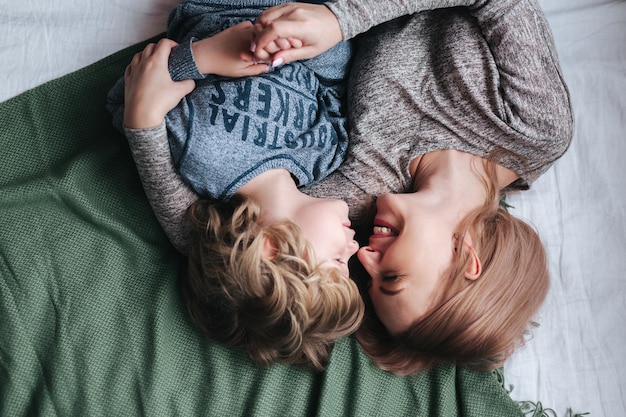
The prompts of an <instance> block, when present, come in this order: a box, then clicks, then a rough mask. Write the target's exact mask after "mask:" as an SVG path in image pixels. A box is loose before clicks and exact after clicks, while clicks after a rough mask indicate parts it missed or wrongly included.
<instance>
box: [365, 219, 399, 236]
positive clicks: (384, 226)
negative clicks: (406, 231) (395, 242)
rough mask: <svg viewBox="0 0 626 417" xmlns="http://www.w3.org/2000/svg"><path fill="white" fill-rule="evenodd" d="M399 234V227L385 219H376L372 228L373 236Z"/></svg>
mask: <svg viewBox="0 0 626 417" xmlns="http://www.w3.org/2000/svg"><path fill="white" fill-rule="evenodd" d="M393 236H398V229H396V228H395V227H394V226H392V225H391V224H390V223H387V222H386V221H384V220H381V219H376V220H374V227H373V229H372V236H371V237H393Z"/></svg>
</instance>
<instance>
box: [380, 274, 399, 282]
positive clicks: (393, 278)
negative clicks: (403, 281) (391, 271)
mask: <svg viewBox="0 0 626 417" xmlns="http://www.w3.org/2000/svg"><path fill="white" fill-rule="evenodd" d="M397 280H398V276H397V275H389V276H383V279H382V281H383V282H394V281H397Z"/></svg>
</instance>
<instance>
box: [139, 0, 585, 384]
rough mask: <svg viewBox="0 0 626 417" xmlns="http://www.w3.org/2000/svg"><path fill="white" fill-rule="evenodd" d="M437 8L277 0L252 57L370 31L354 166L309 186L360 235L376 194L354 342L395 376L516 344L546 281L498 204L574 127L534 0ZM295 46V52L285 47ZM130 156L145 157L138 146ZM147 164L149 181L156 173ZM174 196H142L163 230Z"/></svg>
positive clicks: (356, 98) (360, 67)
mask: <svg viewBox="0 0 626 417" xmlns="http://www.w3.org/2000/svg"><path fill="white" fill-rule="evenodd" d="M431 3H432V2H427V1H408V0H407V1H404V2H400V3H398V2H395V1H380V0H364V1H358V2H357V1H352V0H336V1H332V2H329V3H328V4H327V5H326V6H318V5H304V4H290V5H283V6H279V7H278V8H273V9H269V10H268V11H266V12H264V13H262V14H261V16H260V18H259V20H258V22H259V27H258V35H257V38H256V40H255V43H254V45H253V48H252V49H254V51H255V54H257V56H256V58H257V59H260V60H268V61H272V62H280V61H281V60H282V61H283V62H289V61H290V60H293V59H302V58H306V57H311V56H314V55H315V54H317V53H319V52H321V51H324V50H326V49H327V48H328V47H330V46H332V45H334V43H335V42H337V41H339V40H341V39H344V40H347V39H350V38H353V37H354V36H356V35H357V34H360V33H363V32H366V31H368V32H367V33H366V34H364V35H363V36H361V37H359V38H357V54H356V57H355V61H354V63H353V67H352V68H353V69H352V73H351V76H350V82H349V120H350V124H351V126H350V135H351V136H350V148H349V153H348V157H347V159H346V161H345V162H344V164H343V165H342V166H340V168H339V169H338V171H336V172H335V173H333V174H331V175H330V176H329V177H327V178H326V179H325V180H324V181H323V182H321V183H320V184H318V185H314V186H312V187H311V188H310V190H309V192H310V193H311V194H312V195H324V196H326V197H343V198H344V199H346V201H347V202H348V204H349V206H350V209H351V219H352V222H353V225H355V226H357V227H359V226H363V225H364V224H366V223H367V222H368V220H367V219H368V212H369V208H371V206H372V204H371V203H372V202H373V201H374V199H375V197H377V196H380V197H379V198H378V199H377V200H376V209H377V213H376V218H375V220H374V223H373V229H372V232H373V233H372V235H371V236H370V239H369V245H367V246H365V247H363V248H361V249H360V250H359V252H358V258H359V260H360V261H361V263H362V264H363V266H364V268H365V270H366V271H367V273H368V275H369V278H370V279H371V282H370V283H369V298H370V301H371V303H372V306H373V308H374V311H375V313H376V314H375V315H373V314H370V315H369V317H368V319H367V321H366V323H365V325H364V326H363V327H362V328H361V329H360V330H359V332H358V336H359V340H360V341H361V343H362V344H363V346H364V349H365V351H366V352H367V353H368V355H369V356H370V357H371V358H372V360H373V361H374V362H375V363H376V364H377V365H378V366H379V367H381V368H383V369H386V370H390V371H392V372H395V373H399V374H409V373H413V372H415V371H417V370H419V369H423V368H425V367H429V366H434V365H436V364H438V363H442V362H456V363H459V364H463V365H467V366H469V367H473V368H476V369H485V370H486V369H492V368H494V367H497V366H500V365H501V364H502V362H503V361H504V360H505V359H506V358H507V357H508V356H509V355H510V354H511V353H512V351H513V350H514V349H515V347H517V346H518V345H519V344H520V343H521V342H522V338H523V334H524V332H525V330H526V327H527V326H528V323H529V321H530V319H531V318H532V316H533V315H534V313H535V312H536V311H537V309H538V308H539V306H540V305H541V303H542V301H543V299H544V298H545V295H546V292H547V288H548V272H547V265H546V258H545V251H544V249H543V247H542V245H541V242H540V240H539V237H538V235H537V233H536V232H535V231H534V230H532V228H530V227H529V226H528V225H526V224H525V223H524V222H522V221H520V220H518V219H516V218H514V217H512V216H511V215H510V214H509V213H508V212H507V211H506V209H505V208H504V207H502V205H501V204H500V197H501V192H502V191H503V190H508V189H525V188H528V186H530V185H531V183H532V182H533V181H534V180H535V179H536V178H537V177H538V176H539V175H541V174H542V173H544V172H545V171H546V170H547V169H548V168H549V167H550V166H551V164H552V163H553V162H554V161H555V160H556V159H558V158H559V157H560V156H561V155H562V154H563V153H564V152H565V150H566V149H567V147H568V145H569V141H570V140H571V135H572V127H573V122H572V114H571V108H570V104H569V93H568V91H567V87H566V86H565V84H564V82H563V79H562V75H561V71H560V67H559V64H558V60H557V57H556V52H555V49H554V44H553V40H552V36H551V33H550V30H549V27H548V25H547V22H546V20H545V16H544V15H543V13H542V11H541V9H540V8H539V6H538V5H537V3H536V2H535V1H534V0H506V1H475V2H471V1H456V2H455V1H447V2H440V3H438V4H437V6H438V7H446V8H445V9H444V8H438V9H436V10H430V9H432V8H434V6H433V5H432V4H431ZM392 4H393V5H395V6H396V7H395V8H394V7H392ZM398 4H399V5H398ZM452 6H464V7H454V8H447V7H452ZM411 13H415V14H413V15H410V16H405V15H409V14H411ZM398 16H405V17H400V18H397V17H398ZM396 18H397V19H396ZM390 19H395V20H392V21H389V22H388V23H385V24H382V25H380V26H378V27H376V28H374V29H371V28H372V27H373V26H375V25H378V24H380V23H383V22H385V21H387V20H390ZM322 28H323V31H322ZM319 33H323V34H324V36H323V39H321V40H318V39H317V38H318V37H319V35H318V34H319ZM289 38H296V39H299V40H300V41H301V42H302V43H303V46H302V48H294V49H291V50H287V51H279V49H280V48H281V42H282V41H281V39H289ZM266 52H269V55H268V54H265V53H266ZM271 54H273V55H271ZM158 141H159V142H162V141H163V139H160V140H158ZM154 151H155V150H154V149H151V150H150V151H149V152H148V153H151V152H154ZM133 152H134V155H135V157H136V159H137V160H141V159H142V158H144V160H145V161H149V160H148V159H147V158H148V156H147V155H146V154H145V153H146V150H145V149H144V155H143V156H142V155H141V151H139V150H137V149H135V150H134V151H133ZM164 158H165V157H164ZM138 164H139V163H138ZM149 165H150V164H149V163H144V164H143V166H144V168H147V169H146V170H145V171H144V172H143V173H142V177H143V179H144V182H145V183H147V184H148V187H150V185H149V184H150V183H151V182H155V183H157V182H158V181H159V178H161V179H162V175H163V174H164V173H163V172H161V173H158V174H156V173H155V171H157V169H155V168H154V167H150V166H149ZM140 169H141V168H140ZM148 171H151V173H150V172H148ZM170 191H171V192H172V193H183V194H184V200H183V201H182V202H181V205H180V207H179V208H177V209H175V210H169V213H168V208H167V207H159V204H161V203H160V202H159V200H160V199H159V197H158V195H152V196H150V195H149V198H150V199H151V200H152V202H153V207H155V211H156V212H157V214H158V215H159V217H160V218H161V220H162V223H163V224H164V225H165V226H167V225H168V224H176V223H177V222H178V220H176V219H179V218H180V214H181V213H182V212H183V211H184V209H183V208H182V206H183V205H185V204H187V203H189V202H191V201H193V200H194V196H193V195H192V194H189V193H187V192H182V191H181V189H180V188H179V187H174V189H171V190H170ZM388 193H400V194H388ZM159 212H160V213H159ZM371 224H372V223H370V225H371ZM180 230H182V229H181V228H178V232H174V231H172V228H170V230H169V231H168V234H169V235H170V237H173V238H174V239H175V238H176V235H177V234H178V235H179V236H180V233H179V232H180ZM166 231H167V228H166ZM182 234H183V235H184V231H183V232H182ZM370 313H372V312H371V311H370Z"/></svg>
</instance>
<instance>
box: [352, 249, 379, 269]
mask: <svg viewBox="0 0 626 417" xmlns="http://www.w3.org/2000/svg"><path fill="white" fill-rule="evenodd" d="M381 257H382V254H381V253H380V252H379V251H377V250H376V249H374V248H372V247H371V246H363V247H362V248H361V249H359V251H358V253H357V258H359V261H361V264H363V266H364V267H365V269H366V270H367V271H368V272H369V271H370V269H371V268H373V267H375V266H376V265H378V263H379V262H380V259H381Z"/></svg>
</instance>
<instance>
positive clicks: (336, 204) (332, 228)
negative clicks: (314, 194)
mask: <svg viewBox="0 0 626 417" xmlns="http://www.w3.org/2000/svg"><path fill="white" fill-rule="evenodd" d="M291 220H292V221H293V222H294V223H296V224H297V225H298V226H299V227H300V229H301V230H302V233H303V234H304V237H305V238H306V239H307V240H308V241H309V242H310V243H311V246H313V249H314V250H315V257H316V259H317V261H318V262H319V263H321V264H322V266H324V267H337V268H339V269H340V270H341V272H342V273H343V274H344V275H345V276H349V273H348V259H350V257H351V256H352V255H354V254H355V253H356V251H357V250H358V249H359V244H358V243H357V241H356V240H354V230H353V229H351V228H350V220H349V219H348V205H347V204H346V203H345V201H342V200H330V199H322V198H311V199H309V203H308V204H306V205H303V206H302V207H300V209H299V210H298V211H297V213H295V214H294V215H293V216H291Z"/></svg>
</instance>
